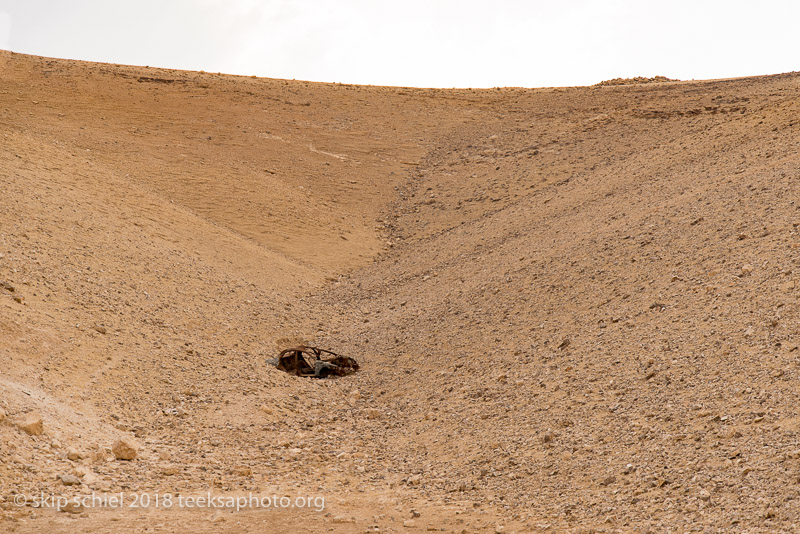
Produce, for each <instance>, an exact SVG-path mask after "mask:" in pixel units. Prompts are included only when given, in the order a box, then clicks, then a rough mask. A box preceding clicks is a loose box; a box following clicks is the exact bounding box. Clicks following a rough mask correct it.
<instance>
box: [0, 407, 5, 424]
mask: <svg viewBox="0 0 800 534" xmlns="http://www.w3.org/2000/svg"><path fill="white" fill-rule="evenodd" d="M5 418H6V411H5V410H4V409H2V408H0V423H2V422H3V421H4V420H5Z"/></svg>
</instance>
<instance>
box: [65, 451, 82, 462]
mask: <svg viewBox="0 0 800 534" xmlns="http://www.w3.org/2000/svg"><path fill="white" fill-rule="evenodd" d="M80 459H81V454H80V453H79V452H78V449H76V448H74V447H69V448H68V449H67V460H72V461H73V462H77V461H78V460H80Z"/></svg>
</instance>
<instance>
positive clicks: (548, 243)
mask: <svg viewBox="0 0 800 534" xmlns="http://www.w3.org/2000/svg"><path fill="white" fill-rule="evenodd" d="M797 97H798V78H797V76H795V75H781V76H773V77H765V78H752V79H741V80H727V81H713V82H696V83H662V84H647V85H631V86H624V85H623V86H611V87H593V88H570V89H541V90H521V89H502V90H482V91H470V90H450V91H445V90H418V89H403V88H380V87H356V86H342V85H325V84H311V83H304V82H293V81H282V80H264V79H252V78H244V77H231V76H220V75H214V74H207V73H190V72H177V71H167V70H160V69H145V68H134V67H121V66H112V65H99V64H89V63H80V62H70V61H63V60H47V59H42V58H35V57H30V56H23V55H18V54H10V53H0V103H1V104H2V105H1V106H0V131H1V132H2V136H3V137H2V139H3V147H4V149H3V150H2V151H0V178H1V179H2V195H1V196H0V199H2V200H0V202H2V204H0V206H2V208H3V209H2V210H0V254H2V257H1V258H0V281H4V282H5V283H6V285H5V286H4V287H5V289H2V290H0V358H2V362H3V364H4V365H3V373H2V375H0V407H1V408H2V409H3V410H4V412H5V413H6V416H5V420H4V421H3V422H2V423H0V440H2V441H0V496H2V497H3V498H4V499H6V500H5V502H3V503H1V504H0V507H1V508H2V510H3V517H4V521H2V522H1V523H0V528H2V529H4V530H10V531H18V532H28V531H40V530H41V529H43V528H47V529H48V530H49V531H52V532H59V531H68V530H69V531H73V530H74V529H75V528H80V529H81V530H86V531H98V532H117V531H126V530H129V529H130V528H132V526H133V525H134V524H142V523H141V522H142V521H144V524H146V525H148V527H149V528H151V529H152V530H154V531H156V532H160V531H164V532H169V531H178V532H181V531H193V532H194V531H214V532H216V531H230V532H238V531H240V530H241V529H243V528H244V529H251V530H254V531H264V530H267V531H269V530H272V531H276V532H280V531H287V530H303V529H305V530H307V531H311V532H315V531H323V530H324V531H327V530H331V529H332V530H333V531H338V532H354V531H359V532H364V531H367V530H369V531H376V530H380V531H385V532H403V531H414V530H417V531H420V530H422V531H424V530H425V529H426V528H430V529H444V530H446V531H451V532H452V531H456V532H460V531H467V532H474V531H489V532H494V531H496V530H504V531H508V532H510V531H520V532H525V531H535V532H536V531H547V530H554V531H564V530H580V529H584V528H593V529H596V530H599V531H615V530H620V529H621V530H637V531H638V530H644V529H646V528H647V527H650V528H651V529H654V530H656V531H664V530H667V531H669V530H679V531H683V530H688V529H691V528H692V527H706V528H709V529H720V530H749V531H765V532H766V531H774V530H776V529H780V528H787V529H788V528H790V525H792V524H794V523H796V522H797V521H799V520H800V509H798V504H797V497H798V490H797V483H798V480H800V452H798V451H800V444H798V439H797V431H798V422H797V405H798V389H797V385H796V379H797V373H798V366H797V363H796V361H797V357H798V354H799V353H798V343H800V341H799V340H798V331H797V324H798V322H797V291H800V288H798V289H796V287H795V286H796V283H797V272H796V269H798V267H797V263H798V261H800V256H798V254H800V233H799V230H798V226H797V225H798V223H800V217H798V206H797V205H796V198H797V190H798V176H800V160H799V159H798V156H797V148H798V128H799V127H800V122H798V121H800V109H798V104H797ZM9 288H13V291H11V290H10V289H9ZM15 297H16V298H15ZM103 332H105V333H103ZM299 339H301V340H307V341H313V342H315V343H319V344H321V345H324V346H328V347H330V348H333V349H334V350H339V351H341V352H344V353H346V354H349V355H352V356H354V357H356V358H357V359H359V361H360V362H361V363H362V366H363V371H362V372H360V373H358V374H357V375H354V376H352V377H348V378H345V379H339V380H335V381H309V380H302V379H295V378H292V377H289V376H287V375H285V374H283V373H280V372H278V371H276V370H274V369H271V368H267V367H266V366H265V365H264V359H265V358H267V357H271V356H273V355H274V353H275V352H276V349H277V348H279V347H282V346H284V345H285V344H287V343H290V342H292V341H294V340H299ZM29 412H35V413H40V414H41V415H42V418H43V421H44V428H45V431H44V434H43V435H41V436H29V435H27V434H25V433H24V432H21V431H20V430H19V429H18V428H17V427H16V426H15V424H14V423H15V421H17V420H18V419H19V418H20V417H22V416H23V415H25V414H27V413H29ZM120 436H129V437H130V436H134V437H135V439H136V440H137V441H138V442H139V444H140V445H141V450H140V455H139V458H137V459H136V460H134V461H132V462H124V461H118V460H114V459H113V456H112V455H110V454H109V451H108V450H107V449H108V447H109V446H110V445H111V443H112V442H113V441H114V440H115V439H117V438H118V437H120ZM70 448H73V449H75V450H74V451H72V452H76V453H78V455H79V456H81V457H82V458H79V459H77V460H69V459H68V458H67V451H68V449H70ZM63 474H74V475H78V476H79V477H80V478H82V480H83V483H82V484H81V485H79V486H64V485H62V483H61V482H60V481H58V480H57V479H56V477H57V476H58V475H63ZM40 491H45V492H53V493H57V494H64V495H78V494H81V493H83V494H86V493H91V492H92V491H97V492H112V491H113V492H118V491H126V492H142V491H147V492H150V493H155V492H160V493H164V492H169V493H171V494H178V493H180V494H182V495H194V494H201V493H204V492H206V491H213V492H216V493H218V494H243V493H247V492H250V491H252V492H256V493H259V494H262V493H263V494H267V493H269V494H271V493H273V492H278V493H280V494H286V495H301V494H302V495H318V496H324V497H325V498H326V504H327V506H326V508H327V509H326V511H325V512H321V513H320V512H316V511H313V510H289V511H286V510H284V511H263V510H262V511H246V512H238V513H236V512H222V511H219V510H211V509H204V510H186V509H184V510H177V509H170V510H163V509H162V510H156V509H152V508H151V509H148V510H132V509H123V510H101V509H97V508H92V509H89V510H86V511H85V512H84V513H82V514H67V513H63V512H61V513H57V512H54V511H50V510H45V511H42V510H37V509H34V508H32V507H30V506H25V507H16V506H14V504H13V495H14V494H15V493H21V494H25V495H33V494H37V493H38V492H40ZM412 510H415V511H416V512H417V513H418V514H419V517H415V518H412V516H413V515H416V514H413V513H412ZM409 520H410V521H411V523H408V521H409ZM404 522H405V525H404Z"/></svg>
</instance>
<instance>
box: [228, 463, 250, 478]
mask: <svg viewBox="0 0 800 534" xmlns="http://www.w3.org/2000/svg"><path fill="white" fill-rule="evenodd" d="M231 473H232V474H234V475H237V476H240V477H249V476H253V470H252V469H250V467H248V466H246V465H237V466H236V467H234V468H233V469H231Z"/></svg>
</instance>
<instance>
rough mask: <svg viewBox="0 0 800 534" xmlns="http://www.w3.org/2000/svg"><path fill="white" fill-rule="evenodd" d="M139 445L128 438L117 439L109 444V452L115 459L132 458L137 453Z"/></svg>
mask: <svg viewBox="0 0 800 534" xmlns="http://www.w3.org/2000/svg"><path fill="white" fill-rule="evenodd" d="M138 450H139V447H138V446H137V445H136V444H135V443H134V442H133V441H130V440H128V439H118V440H117V441H115V442H114V445H112V446H111V452H113V453H114V457H115V458H116V459H117V460H133V459H134V458H136V455H137V454H138Z"/></svg>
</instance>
